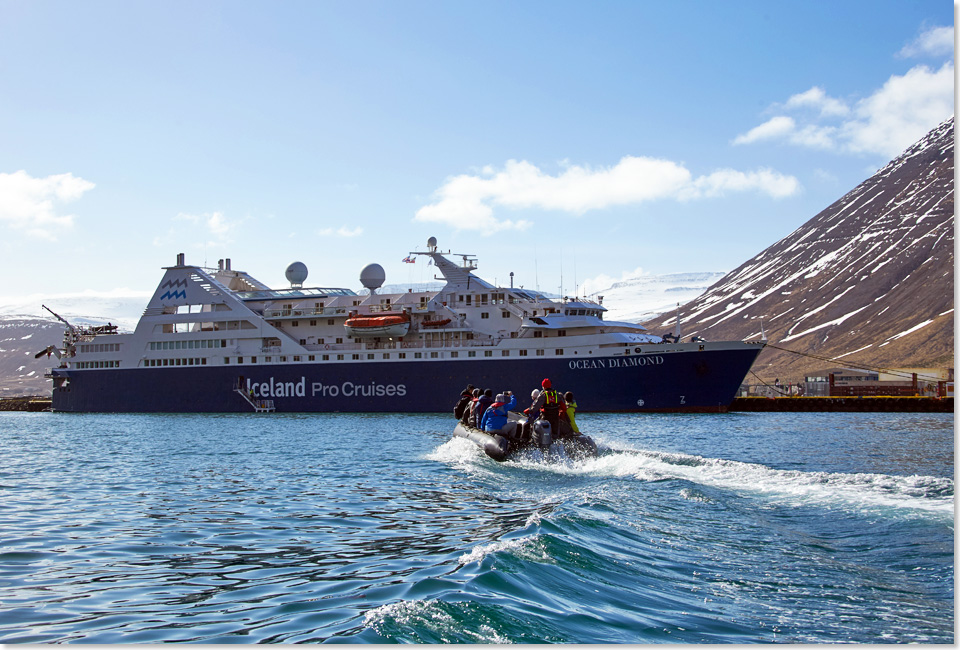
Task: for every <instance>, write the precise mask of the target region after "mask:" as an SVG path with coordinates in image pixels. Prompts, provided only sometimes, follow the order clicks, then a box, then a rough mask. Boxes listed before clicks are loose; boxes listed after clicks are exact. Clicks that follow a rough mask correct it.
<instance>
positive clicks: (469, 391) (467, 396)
mask: <svg viewBox="0 0 960 650" xmlns="http://www.w3.org/2000/svg"><path fill="white" fill-rule="evenodd" d="M472 400H473V384H467V387H466V388H464V389H463V390H462V391H461V392H460V399H459V400H458V401H457V405H456V406H454V407H453V417H455V418H457V419H458V420H460V419H462V418H463V412H464V411H465V410H466V409H467V405H468V404H470V402H471V401H472Z"/></svg>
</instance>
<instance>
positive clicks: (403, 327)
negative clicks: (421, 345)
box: [343, 312, 410, 337]
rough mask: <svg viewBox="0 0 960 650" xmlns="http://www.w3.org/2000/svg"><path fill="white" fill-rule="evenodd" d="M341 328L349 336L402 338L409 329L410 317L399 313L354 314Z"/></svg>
mask: <svg viewBox="0 0 960 650" xmlns="http://www.w3.org/2000/svg"><path fill="white" fill-rule="evenodd" d="M343 327H344V329H346V330H347V334H348V335H350V336H390V337H394V336H403V335H404V334H406V333H407V331H408V330H409V329H410V316H409V315H408V314H404V313H400V312H380V313H377V314H354V315H352V316H351V317H350V318H348V319H347V320H346V321H345V322H344V323H343Z"/></svg>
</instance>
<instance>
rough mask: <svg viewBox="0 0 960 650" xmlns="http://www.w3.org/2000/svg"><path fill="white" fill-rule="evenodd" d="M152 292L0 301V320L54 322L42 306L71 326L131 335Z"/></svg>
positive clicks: (70, 295)
mask: <svg viewBox="0 0 960 650" xmlns="http://www.w3.org/2000/svg"><path fill="white" fill-rule="evenodd" d="M152 295H153V292H152V291H140V292H133V291H130V292H122V291H117V292H112V293H94V292H86V293H77V294H69V295H66V294H61V295H34V296H27V297H22V298H0V320H4V321H7V320H13V319H38V320H44V321H53V322H56V319H55V318H54V317H53V316H51V315H50V312H48V311H46V310H45V309H44V308H43V305H46V306H47V307H49V308H50V309H52V310H53V311H55V312H57V313H58V314H59V315H60V316H62V317H63V318H66V319H67V320H68V321H70V322H71V323H73V324H74V325H103V324H106V323H113V324H114V325H118V326H119V327H120V329H121V331H130V332H132V331H133V330H134V328H135V327H136V326H137V321H138V320H140V316H141V315H142V314H143V310H144V309H146V307H147V303H148V302H150V297H151V296H152Z"/></svg>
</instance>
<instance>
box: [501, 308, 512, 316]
mask: <svg viewBox="0 0 960 650" xmlns="http://www.w3.org/2000/svg"><path fill="white" fill-rule="evenodd" d="M500 317H501V318H510V312H508V311H507V310H506V309H504V310H503V311H502V312H500Z"/></svg>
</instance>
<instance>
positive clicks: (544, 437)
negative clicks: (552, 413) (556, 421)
mask: <svg viewBox="0 0 960 650" xmlns="http://www.w3.org/2000/svg"><path fill="white" fill-rule="evenodd" d="M533 442H534V443H535V444H536V445H537V446H538V447H540V448H541V449H549V447H550V445H552V444H553V434H552V432H551V431H550V423H549V422H548V421H546V420H537V421H536V422H534V423H533Z"/></svg>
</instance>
